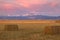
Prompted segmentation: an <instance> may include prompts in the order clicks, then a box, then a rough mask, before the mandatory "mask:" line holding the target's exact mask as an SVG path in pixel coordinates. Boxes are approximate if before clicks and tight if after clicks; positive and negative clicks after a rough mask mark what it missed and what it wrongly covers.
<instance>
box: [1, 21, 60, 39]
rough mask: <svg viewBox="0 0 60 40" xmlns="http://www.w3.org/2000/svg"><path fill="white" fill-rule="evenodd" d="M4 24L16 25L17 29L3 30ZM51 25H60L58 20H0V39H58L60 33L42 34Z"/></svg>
mask: <svg viewBox="0 0 60 40" xmlns="http://www.w3.org/2000/svg"><path fill="white" fill-rule="evenodd" d="M6 25H18V30H16V31H14V28H13V30H12V31H9V30H8V29H7V30H5V27H6ZM51 26H60V20H0V40H60V34H59V35H51V34H44V32H45V27H51ZM8 27H9V26H8ZM47 29H48V28H47ZM10 30H11V29H10ZM50 30H51V29H50ZM48 31H49V30H48Z"/></svg>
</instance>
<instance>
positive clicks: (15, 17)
mask: <svg viewBox="0 0 60 40" xmlns="http://www.w3.org/2000/svg"><path fill="white" fill-rule="evenodd" d="M0 19H8V20H12V19H13V20H38V19H39V20H40V19H43V20H50V19H51V20H58V19H60V16H45V15H32V16H0Z"/></svg>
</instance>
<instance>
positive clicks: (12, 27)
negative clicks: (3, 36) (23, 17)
mask: <svg viewBox="0 0 60 40" xmlns="http://www.w3.org/2000/svg"><path fill="white" fill-rule="evenodd" d="M4 30H5V31H18V25H16V24H9V25H5V28H4Z"/></svg>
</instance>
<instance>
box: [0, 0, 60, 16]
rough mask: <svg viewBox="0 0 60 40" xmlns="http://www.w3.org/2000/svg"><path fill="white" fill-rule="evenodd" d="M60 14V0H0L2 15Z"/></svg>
mask: <svg viewBox="0 0 60 40" xmlns="http://www.w3.org/2000/svg"><path fill="white" fill-rule="evenodd" d="M29 15H48V16H60V0H0V16H29Z"/></svg>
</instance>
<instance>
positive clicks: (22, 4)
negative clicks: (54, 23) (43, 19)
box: [16, 0, 47, 8]
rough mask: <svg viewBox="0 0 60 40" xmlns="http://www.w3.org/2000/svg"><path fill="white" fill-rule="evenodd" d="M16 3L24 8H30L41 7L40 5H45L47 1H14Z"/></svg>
mask: <svg viewBox="0 0 60 40" xmlns="http://www.w3.org/2000/svg"><path fill="white" fill-rule="evenodd" d="M16 3H17V4H19V5H21V6H24V7H27V8H28V7H30V6H31V5H35V4H36V5H37V4H39V5H42V4H46V3H47V0H16Z"/></svg>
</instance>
